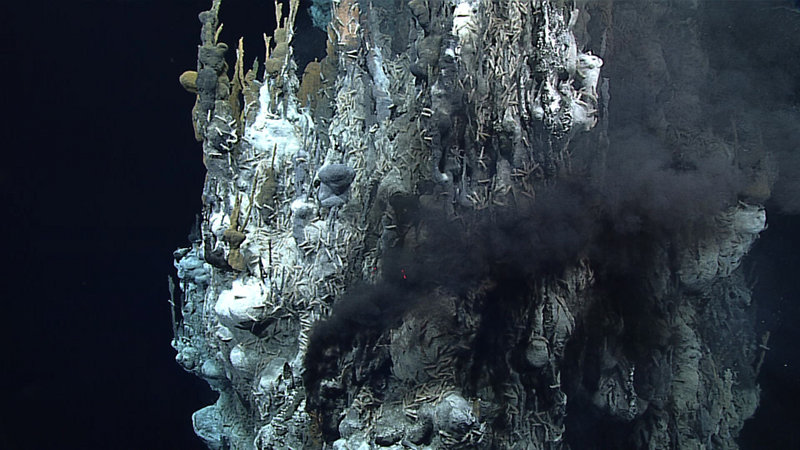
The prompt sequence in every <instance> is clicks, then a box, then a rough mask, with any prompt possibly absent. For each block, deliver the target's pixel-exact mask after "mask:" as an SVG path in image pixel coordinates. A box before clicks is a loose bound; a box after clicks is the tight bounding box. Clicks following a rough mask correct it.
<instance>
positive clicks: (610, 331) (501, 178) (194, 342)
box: [173, 0, 768, 449]
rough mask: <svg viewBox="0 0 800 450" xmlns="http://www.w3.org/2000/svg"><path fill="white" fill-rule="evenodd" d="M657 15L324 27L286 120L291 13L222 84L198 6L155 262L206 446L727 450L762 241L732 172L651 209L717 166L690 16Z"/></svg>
mask: <svg viewBox="0 0 800 450" xmlns="http://www.w3.org/2000/svg"><path fill="white" fill-rule="evenodd" d="M662 3H663V2H657V1H649V0H643V1H641V2H622V1H620V2H616V1H613V0H604V1H597V2H585V1H555V0H529V1H521V0H511V1H508V2H499V1H494V0H428V1H424V2H423V1H417V0H412V1H411V2H407V3H405V2H399V3H398V2H388V1H384V0H377V1H372V2H357V1H354V0H338V1H335V2H334V3H333V6H332V9H331V14H332V19H331V22H330V26H329V29H328V30H329V33H328V36H329V42H328V44H327V47H328V55H327V57H326V58H325V59H324V60H323V61H321V62H318V63H317V62H315V63H314V64H316V65H315V66H313V67H312V68H310V69H306V70H305V73H306V76H308V77H320V78H319V79H316V78H315V79H314V80H304V81H303V83H302V86H305V87H304V88H302V89H303V93H302V98H303V101H302V102H301V101H300V100H298V96H299V95H300V94H299V92H300V90H301V82H300V80H298V78H297V76H296V73H297V72H298V71H297V67H296V65H295V63H294V61H293V59H292V41H293V38H294V31H293V23H294V15H295V14H296V12H297V7H298V6H297V3H296V2H292V4H291V7H290V13H289V17H286V18H279V23H278V28H277V29H276V30H275V32H274V33H273V39H272V41H271V43H270V44H271V45H270V52H271V53H269V54H268V55H267V58H268V59H267V64H266V71H265V73H263V74H262V73H260V72H259V71H258V68H254V69H253V70H249V71H247V72H245V68H244V67H243V62H242V61H243V55H242V54H241V52H243V47H241V46H240V47H239V50H238V52H240V53H239V55H238V58H237V63H236V67H235V68H234V70H233V73H232V74H231V70H230V69H229V67H228V66H227V64H225V60H224V54H225V52H226V51H229V50H228V46H227V45H225V44H223V43H221V42H218V41H217V30H218V28H219V26H220V24H219V23H218V19H217V17H218V9H219V7H220V1H219V0H215V1H214V2H213V6H212V8H211V9H210V10H209V11H207V12H204V13H202V14H201V15H200V20H201V22H202V34H201V37H202V42H201V45H200V47H199V51H198V67H197V71H196V72H195V73H193V74H190V75H185V76H183V77H182V78H181V80H182V83H183V85H184V86H185V87H187V89H188V90H190V91H191V92H195V93H196V94H197V104H196V106H195V108H194V115H193V119H194V126H195V130H196V135H197V137H198V139H199V140H200V141H202V145H203V160H204V162H205V165H206V167H207V170H208V175H207V178H206V183H205V186H204V190H203V202H204V207H203V211H202V215H201V218H200V221H199V232H198V233H196V235H195V236H194V240H193V242H192V243H191V247H189V248H186V249H180V250H178V251H176V252H175V255H174V256H175V260H176V263H175V264H176V267H177V269H178V276H179V278H180V285H179V286H180V293H179V294H178V295H179V296H180V302H179V305H178V307H179V308H180V312H181V314H182V318H181V319H180V320H179V323H176V336H175V339H174V341H173V346H174V347H175V348H176V350H177V351H178V356H177V361H178V362H179V363H180V364H181V365H182V366H183V367H184V368H185V369H186V370H188V371H191V372H192V373H194V374H196V375H197V376H199V377H201V378H203V379H205V380H207V381H208V383H209V384H210V386H211V387H212V388H213V389H215V390H216V391H218V392H219V400H218V401H217V403H216V404H214V405H211V406H208V407H206V408H203V409H201V410H200V411H198V412H197V413H195V415H194V416H193V424H194V427H195V431H196V433H197V434H198V436H199V437H200V438H202V439H203V440H204V441H205V442H206V444H207V445H208V446H209V448H215V449H217V448H241V449H249V448H264V449H272V448H336V449H362V448H365V449H366V448H395V449H400V448H429V449H434V448H465V449H466V448H486V449H489V448H520V449H521V448H526V449H540V448H541V449H544V448H569V447H573V448H594V447H593V446H597V447H598V448H600V447H602V448H623V447H632V448H735V447H736V443H735V437H736V434H737V433H738V430H740V429H741V427H742V424H743V421H744V420H745V419H746V418H748V417H749V416H750V415H752V414H753V412H754V410H755V408H756V406H757V403H758V386H757V385H756V384H755V376H756V368H755V361H756V359H757V354H756V353H757V339H756V337H755V335H754V329H753V324H752V322H753V314H752V311H751V309H750V294H749V289H748V288H747V286H746V281H745V280H744V277H743V276H742V274H741V270H739V266H740V264H741V261H742V258H743V257H744V256H745V254H746V253H747V251H748V250H749V248H750V246H751V245H752V243H753V242H754V241H755V239H756V238H757V237H758V234H759V233H760V232H761V231H762V230H763V229H764V228H765V226H766V216H765V212H764V209H763V207H761V206H760V205H759V204H758V203H757V202H756V201H755V200H754V198H752V196H750V197H748V196H747V195H741V194H742V192H745V191H746V190H747V189H748V186H744V185H743V186H739V184H738V183H739V181H738V179H737V177H736V176H735V174H732V175H730V176H729V177H723V178H724V180H727V181H725V182H724V183H723V184H724V187H725V189H724V191H725V192H723V193H722V194H719V195H718V196H712V195H711V194H708V193H700V194H698V196H699V199H698V198H693V197H692V196H691V195H686V193H685V192H683V191H681V190H680V189H681V186H684V185H686V184H691V185H692V186H695V187H696V186H704V184H703V180H704V179H705V177H707V176H711V175H715V176H717V175H719V176H717V178H715V179H714V180H715V183H719V180H720V177H722V175H720V173H722V174H723V175H724V174H726V173H727V172H726V170H730V172H731V173H733V172H736V169H734V168H735V167H740V166H741V165H742V164H743V162H742V161H740V160H737V156H736V155H735V152H732V151H731V149H732V146H733V144H732V143H731V142H730V141H729V140H726V137H724V136H718V135H715V134H714V133H713V131H711V129H710V128H708V127H704V123H703V121H704V118H703V116H702V114H696V115H692V114H691V113H692V111H695V110H702V108H703V101H704V100H703V97H702V88H703V80H704V79H705V78H704V77H705V76H707V73H708V72H709V71H711V70H712V68H710V67H709V63H708V58H707V56H706V51H707V50H705V47H704V45H705V43H704V42H703V41H702V39H701V35H700V32H699V28H700V25H698V24H697V23H695V22H693V21H691V20H689V21H686V20H685V18H686V17H688V16H693V15H697V14H699V13H700V12H699V9H698V8H702V4H703V2H702V1H699V2H674V3H675V5H673V6H672V7H670V8H667V7H666V6H664V5H662ZM317 19H318V20H321V19H319V17H318V18H317ZM655 23H670V24H672V25H670V26H669V27H664V28H659V27H657V26H655V25H654V24H655ZM667 39H672V40H675V39H681V40H682V41H681V42H682V43H683V46H682V47H680V48H678V49H677V50H676V49H675V48H670V49H667V48H666V47H664V46H662V45H661V44H660V42H663V41H665V40H667ZM675 52H680V55H677V54H676V53H675ZM687 60H691V61H692V64H694V66H691V70H690V67H689V65H690V63H689V62H687ZM697 67H700V68H701V70H698V69H697ZM312 81H313V82H312ZM309 86H314V87H315V88H314V89H318V92H315V93H313V95H314V97H313V101H311V100H309V98H310V97H309V96H310V95H312V93H311V92H310V91H309V90H310V89H311V88H310V87H309ZM665 93H669V94H670V96H671V98H672V99H673V101H672V102H669V103H664V102H662V101H660V99H661V98H662V97H663V96H664V95H665ZM615 101H616V102H617V103H616V104H615V103H614V102H615ZM615 105H617V106H616V107H618V108H619V111H621V112H620V113H615V109H614V108H615ZM615 114H617V115H616V116H615ZM623 124H624V125H623ZM631 130H633V131H631ZM631 134H639V135H645V134H647V135H648V136H650V137H649V138H648V139H650V140H649V141H648V142H647V145H648V146H649V147H648V149H647V150H642V151H640V152H638V153H635V155H638V156H635V157H634V158H633V160H634V161H642V162H643V164H641V165H640V166H637V167H636V168H635V169H636V170H633V171H627V172H623V171H622V169H621V168H624V167H625V164H626V163H628V162H629V161H630V158H628V155H631V154H633V153H630V152H627V150H626V151H623V150H620V149H629V148H630V147H631V145H630V139H629V137H630V135H631ZM736 145H739V146H748V145H752V143H751V142H745V141H743V140H742V141H739V142H737V144H736ZM676 148H679V149H680V151H679V152H677V151H673V150H674V149H676ZM753 151H754V152H756V151H763V149H756V148H755V146H753ZM651 156H652V158H651ZM748 157H750V158H752V154H750V156H748ZM637 158H639V159H637ZM718 167H724V168H726V169H724V170H722V171H721V172H720V171H717V168H718ZM631 173H635V174H636V175H631ZM621 174H625V175H626V176H627V177H625V176H622V175H621ZM763 177H766V178H768V177H767V175H763ZM763 177H762V178H763ZM766 178H764V179H766ZM698 180H699V181H698ZM725 183H727V184H725ZM715 195H716V194H715ZM762 200H763V199H762ZM586 423H599V424H600V426H599V427H601V428H604V430H603V432H602V438H601V437H600V432H599V431H598V430H597V429H595V428H594V427H590V426H586V425H585V424H586ZM603 439H605V441H603ZM587 442H592V444H591V445H587V444H586V443H587Z"/></svg>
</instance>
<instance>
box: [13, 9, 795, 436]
mask: <svg viewBox="0 0 800 450" xmlns="http://www.w3.org/2000/svg"><path fill="white" fill-rule="evenodd" d="M228 2H231V3H234V2H233V0H228ZM7 3H8V2H7ZM209 4H210V1H195V0H160V1H155V0H150V1H148V0H138V1H137V0H127V1H125V0H74V1H63V2H51V1H47V2H46V1H42V0H29V1H27V2H25V3H24V4H20V3H17V2H15V3H14V4H13V6H12V5H11V4H6V5H5V6H2V7H0V8H2V11H0V55H2V57H3V60H4V64H3V66H2V67H3V68H2V72H3V81H4V84H3V87H4V88H3V89H2V90H1V91H0V92H2V94H0V95H2V100H3V101H2V104H3V105H4V106H5V109H6V119H5V120H4V121H3V124H4V127H3V130H4V133H3V136H4V138H5V139H4V141H3V147H4V148H3V154H4V158H3V162H2V164H1V165H0V187H1V188H2V189H0V195H2V197H1V198H2V205H3V209H4V212H3V214H2V217H3V220H2V221H0V223H2V231H3V233H2V235H3V236H4V237H5V240H4V245H3V248H4V249H5V252H4V256H5V258H4V259H5V264H4V267H5V268H4V272H5V273H4V276H3V283H2V290H0V302H2V303H0V304H2V305H3V315H2V317H3V318H4V320H3V326H2V333H3V343H4V346H3V348H4V352H3V357H2V361H3V365H2V367H3V368H4V372H5V374H4V377H3V378H4V379H5V383H4V387H5V392H4V395H3V402H2V404H3V408H2V413H1V415H0V417H1V419H0V448H3V449H28V448H31V449H41V448H44V449H49V448H66V449H70V448H116V449H128V448H130V449H144V448H147V449H160V448H165V449H166V448H170V449H191V448H203V446H202V445H201V444H200V442H199V440H198V439H197V438H196V437H195V436H194V434H193V432H192V429H191V422H190V417H191V413H192V412H193V411H194V410H196V409H198V408H200V407H202V406H205V405H207V404H210V403H212V402H213V401H214V399H215V397H214V395H213V394H212V393H211V392H210V391H209V389H208V388H207V387H206V386H205V385H204V383H202V382H201V381H200V380H198V379H196V378H195V377H193V376H191V375H189V374H186V373H185V372H183V370H182V369H181V368H180V367H179V366H178V365H177V364H176V363H175V362H174V360H173V357H174V351H173V350H172V349H171V347H170V346H169V342H170V339H171V325H170V319H169V309H168V306H167V301H166V300H167V290H166V280H165V278H166V275H167V274H169V273H172V265H171V264H172V261H171V252H172V250H173V249H174V248H175V247H176V246H178V245H182V244H183V243H184V242H185V241H186V238H185V236H186V234H187V232H188V230H189V228H190V226H191V224H192V222H193V218H194V214H195V213H196V212H198V211H199V210H200V192H201V188H202V184H203V177H204V169H203V166H202V163H201V158H200V156H201V152H200V146H199V144H198V143H196V142H195V141H194V138H193V134H192V127H191V123H190V111H191V108H192V105H193V102H194V98H193V97H192V96H191V95H190V94H187V93H186V92H184V91H183V90H182V89H181V88H180V86H179V85H178V83H177V77H178V75H179V74H180V73H181V72H183V71H184V70H187V69H192V68H194V67H195V52H196V47H195V46H196V44H197V40H198V36H199V23H198V21H197V19H196V15H197V13H198V12H199V11H200V10H202V9H205V8H207V7H208V5H209ZM235 7H236V8H239V7H241V9H233V8H234V7H233V6H232V7H231V9H230V10H229V12H228V13H224V14H223V21H224V22H225V23H226V31H225V33H226V34H224V35H223V38H224V40H226V41H228V42H231V43H233V42H234V41H235V36H237V35H238V34H244V35H245V42H246V45H247V43H248V42H253V51H252V52H253V53H250V55H253V56H255V55H261V54H262V53H263V44H259V43H260V33H261V31H262V30H261V27H260V24H261V23H262V18H264V17H265V16H268V15H269V14H270V11H269V10H270V9H271V4H269V2H267V1H256V0H248V1H239V2H238V3H237V4H236V6H235ZM253 11H255V13H254V12H253ZM226 14H228V15H227V16H226ZM266 22H267V23H268V24H271V21H270V20H269V19H266ZM236 30H243V31H240V32H239V33H238V34H235V33H236ZM227 33H230V34H227ZM299 36H300V37H299V38H298V39H303V40H304V39H308V41H303V42H313V36H315V35H314V34H313V33H312V32H311V31H308V34H306V35H302V34H300V35H299ZM303 36H306V37H303ZM298 42H300V40H299V41H298ZM776 45H780V42H777V43H776ZM301 47H302V48H303V49H302V50H301V51H300V54H301V55H302V56H301V58H302V59H305V60H309V59H311V58H312V57H313V56H315V55H316V54H317V53H316V52H317V51H318V48H317V47H315V46H313V45H311V46H308V47H306V46H305V45H301ZM247 48H249V47H246V49H247ZM301 67H302V66H301ZM795 95H800V94H798V93H795ZM769 223H770V228H769V230H767V231H766V232H765V233H764V235H763V237H762V238H761V240H760V241H759V242H758V244H757V246H756V247H755V249H754V250H753V253H752V258H751V262H749V263H748V270H752V273H753V274H754V275H756V276H757V277H758V279H759V282H758V283H757V284H756V286H755V295H754V298H755V302H756V304H757V305H758V308H759V317H760V320H761V322H760V323H761V324H762V326H763V327H764V329H769V330H770V331H771V332H772V337H771V339H770V347H771V348H772V350H771V351H770V352H768V354H767V357H766V360H765V363H764V366H763V369H762V374H761V376H760V378H759V380H760V382H761V385H762V389H763V396H762V405H761V408H760V409H759V411H758V412H757V414H756V417H755V418H754V419H753V420H752V421H751V422H749V423H748V425H747V426H746V427H745V429H744V432H743V436H742V446H743V448H747V449H761V448H787V449H789V448H800V435H798V427H797V426H796V424H797V413H796V412H795V411H796V409H797V408H796V407H797V405H798V403H800V388H799V386H800V347H799V346H798V343H800V327H798V326H797V324H798V319H800V299H799V298H798V292H800V276H798V273H799V271H800V256H799V255H800V252H799V251H798V250H799V249H800V233H798V232H800V218H798V216H778V215H775V214H770V216H769Z"/></svg>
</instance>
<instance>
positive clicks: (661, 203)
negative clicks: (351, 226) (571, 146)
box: [306, 2, 800, 386]
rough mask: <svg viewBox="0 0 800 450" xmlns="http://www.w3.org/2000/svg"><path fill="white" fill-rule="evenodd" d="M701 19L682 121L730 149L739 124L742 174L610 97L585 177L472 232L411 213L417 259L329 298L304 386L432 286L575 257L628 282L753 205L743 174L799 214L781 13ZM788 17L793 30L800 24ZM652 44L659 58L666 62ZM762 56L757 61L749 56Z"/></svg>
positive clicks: (798, 166)
mask: <svg viewBox="0 0 800 450" xmlns="http://www.w3.org/2000/svg"><path fill="white" fill-rule="evenodd" d="M699 14H701V15H702V19H703V20H704V25H703V26H704V27H705V31H706V33H705V35H706V36H707V37H706V42H705V45H706V47H707V50H706V52H707V53H709V57H710V60H711V61H710V64H711V70H710V74H709V81H708V83H709V84H708V86H706V89H704V90H703V92H702V94H703V97H702V101H701V102H699V103H697V105H698V108H700V109H698V110H696V111H693V112H692V114H694V116H693V117H701V118H704V120H701V121H700V123H698V129H697V130H695V131H696V132H697V135H701V134H702V133H703V132H705V131H708V129H711V130H712V131H713V132H714V134H715V135H718V136H721V138H723V139H724V141H725V142H730V141H732V140H733V139H734V136H733V135H732V134H730V129H731V125H730V124H731V118H732V117H733V118H735V121H736V123H737V124H738V125H737V127H736V138H737V139H740V140H741V141H742V145H741V147H742V149H740V150H741V151H742V152H745V153H744V154H743V155H744V156H742V159H743V160H744V164H743V163H741V162H734V161H736V160H735V159H734V158H732V157H731V155H730V154H726V153H725V152H720V151H704V146H706V145H710V144H708V143H704V142H700V141H697V142H691V141H690V142H689V143H688V144H686V146H685V148H681V147H680V146H677V145H674V144H667V142H668V141H667V140H665V139H664V137H663V135H658V133H656V132H654V131H652V130H651V129H649V128H648V127H647V126H646V124H643V123H637V122H636V120H634V118H635V117H636V116H637V115H638V114H639V113H638V112H637V111H640V110H642V109H643V108H644V109H646V108H647V107H648V105H642V104H641V100H640V99H637V98H636V96H629V97H627V98H626V97H625V96H617V97H616V98H615V97H614V96H613V95H612V102H611V108H616V109H617V111H618V113H617V114H616V117H619V118H623V120H617V121H614V120H612V121H611V122H610V124H609V136H610V138H611V145H610V147H609V148H608V149H607V150H606V151H605V153H604V160H603V162H602V164H596V163H595V162H596V161H594V160H593V158H597V155H596V154H593V153H592V150H591V149H590V151H589V152H588V153H589V156H587V157H586V158H587V160H588V161H585V162H586V164H585V167H589V168H591V170H587V171H585V172H583V173H581V172H580V171H578V172H579V173H576V174H575V175H574V176H573V177H572V178H569V177H567V178H565V179H560V180H559V181H558V182H557V183H556V184H555V185H554V186H551V187H547V188H541V189H540V191H539V192H537V200H536V202H535V204H533V205H531V206H526V207H517V208H513V209H499V210H495V211H494V213H493V214H485V212H484V213H478V214H475V215H474V216H472V217H469V216H467V217H466V218H465V219H466V221H467V222H468V223H471V224H472V225H471V227H470V230H469V231H466V230H464V229H463V227H461V226H460V225H459V223H457V222H453V221H452V220H451V219H450V218H447V217H444V215H443V214H442V213H439V212H437V211H431V210H428V209H424V208H421V207H419V206H416V207H414V208H412V210H411V214H410V215H409V216H408V217H407V220H406V223H404V224H403V226H410V225H418V226H421V227H424V228H425V230H426V233H425V235H426V236H427V238H426V239H425V240H424V241H422V242H417V245H416V246H415V247H414V248H413V249H412V248H406V249H404V248H402V244H401V246H400V247H399V248H395V249H390V250H388V251H387V252H386V254H385V255H384V260H383V261H382V266H383V269H382V273H383V276H382V278H381V279H379V280H377V282H375V283H374V284H357V285H353V286H351V287H350V289H349V290H348V292H347V293H346V294H345V295H344V296H343V297H342V298H340V299H337V300H336V305H335V307H334V309H333V313H332V315H331V316H330V317H329V318H328V319H326V320H323V321H321V322H319V323H318V324H317V325H316V326H315V328H314V330H313V331H312V335H311V339H310V345H309V349H308V354H307V359H306V368H307V373H306V383H307V386H311V385H313V384H314V383H315V382H316V381H318V380H319V379H320V378H321V377H322V376H323V375H324V374H325V373H326V371H327V370H333V369H334V368H335V363H336V361H335V360H336V357H337V351H347V350H349V349H350V348H352V344H353V341H354V339H356V338H357V336H358V335H359V334H365V335H366V334H371V335H375V333H380V332H382V331H383V330H385V329H386V328H387V327H391V326H393V325H394V324H395V323H397V322H398V321H399V320H400V319H401V317H402V315H403V314H404V313H405V312H407V311H408V310H409V309H410V308H413V307H414V306H415V305H416V304H417V302H419V301H420V300H421V299H422V298H424V295H425V294H426V293H429V292H430V290H431V289H433V288H438V287H443V288H446V289H449V290H451V291H452V292H454V293H460V292H464V291H465V290H467V289H469V287H471V286H474V284H475V283H477V282H479V281H480V280H482V279H484V278H486V277H498V278H509V277H511V278H517V279H519V280H533V279H535V278H536V277H537V276H539V275H542V274H545V273H548V271H557V270H559V268H563V265H564V264H565V263H568V262H571V261H574V260H576V259H577V258H579V257H581V256H590V258H591V259H592V261H593V263H594V264H596V265H598V266H599V267H600V268H602V269H603V270H608V271H614V272H617V273H629V274H630V275H631V276H635V274H636V270H637V267H636V266H635V260H636V254H637V253H641V252H643V251H646V247H647V246H648V245H651V244H652V242H654V241H655V240H656V239H654V238H670V237H674V236H675V235H677V234H678V233H681V232H682V231H684V230H687V229H690V228H697V227H703V226H706V225H707V224H708V223H709V222H710V221H711V219H712V218H713V216H714V215H715V214H717V213H718V212H720V211H722V210H723V209H725V208H727V207H730V206H733V205H735V204H736V202H737V201H739V200H752V199H751V198H748V197H747V196H745V195H744V194H743V192H744V191H746V190H747V189H748V185H749V184H751V183H752V181H753V180H752V179H750V178H749V173H750V171H751V169H753V167H750V165H753V166H754V165H758V164H762V165H770V164H771V165H773V166H774V169H775V170H774V172H776V173H777V174H778V176H779V178H778V181H777V183H776V184H775V185H774V190H773V200H774V201H776V202H777V203H778V205H779V206H780V208H782V209H783V210H784V211H795V212H800V200H798V199H800V178H798V176H797V175H798V174H800V157H798V152H797V147H798V143H800V125H798V123H800V112H799V111H798V98H800V81H798V80H800V77H799V76H798V75H797V74H798V73H800V40H798V39H796V37H795V34H791V33H790V32H789V31H786V32H785V33H784V34H780V32H777V31H768V30H770V28H771V27H770V26H769V24H770V22H769V20H770V18H772V19H774V18H775V14H780V13H778V12H774V13H773V12H769V11H765V10H762V11H758V7H756V6H753V5H747V4H744V2H736V3H729V4H728V6H726V8H723V9H720V10H717V9H714V8H710V7H709V8H706V9H702V8H701V11H700V13H699ZM784 14H786V13H784ZM797 16H798V18H797V21H796V22H794V23H796V24H800V14H797ZM787 26H788V25H787ZM789 29H791V28H789ZM741 30H748V33H747V34H746V35H744V36H743V35H742V34H741ZM799 32H800V26H799V27H798V28H796V29H795V33H799ZM737 33H739V34H737ZM774 39H778V40H779V42H778V44H780V45H775V44H776V43H775V42H774ZM787 40H793V41H792V42H791V43H788V42H787ZM662 45H663V46H664V52H665V53H669V52H671V51H676V50H675V49H670V48H668V45H669V43H662ZM773 47H774V48H784V49H788V50H787V52H790V53H786V52H783V53H776V51H775V50H774V49H773ZM765 49H769V51H768V53H767V54H763V53H759V52H765V51H766V50H765ZM770 58H775V59H774V60H773V59H770ZM608 64H609V66H612V65H613V61H609V62H608ZM609 70H610V71H613V67H610V68H609ZM613 81H614V79H613V78H612V83H613ZM671 88H672V89H674V90H675V92H679V91H680V86H672V87H671ZM637 102H638V103H637ZM701 126H702V127H703V129H700V128H699V127H701ZM754 130H758V131H757V132H756V131H754ZM726 133H728V134H726ZM754 142H756V143H759V145H761V147H759V148H756V147H754V146H753V145H754V144H753V143H754ZM744 144H747V145H749V146H750V147H747V146H745V145H744ZM762 150H763V151H762ZM747 152H753V153H754V154H755V153H758V154H765V155H767V156H765V157H763V158H761V157H751V156H748V155H749V154H748V153H747ZM759 152H760V153H759ZM748 158H750V159H748ZM773 176H774V174H773ZM706 229H707V230H711V228H710V227H706ZM337 349H338V350H337Z"/></svg>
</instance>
